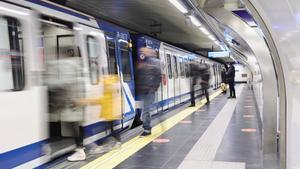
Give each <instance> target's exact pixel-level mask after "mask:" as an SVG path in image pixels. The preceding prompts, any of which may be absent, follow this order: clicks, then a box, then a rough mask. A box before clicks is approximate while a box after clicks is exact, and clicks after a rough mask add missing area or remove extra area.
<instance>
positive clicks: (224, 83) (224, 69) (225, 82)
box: [221, 67, 227, 94]
mask: <svg viewBox="0 0 300 169" xmlns="http://www.w3.org/2000/svg"><path fill="white" fill-rule="evenodd" d="M221 79H222V82H221V89H222V91H223V93H224V94H226V93H227V81H226V68H225V67H222V69H221Z"/></svg>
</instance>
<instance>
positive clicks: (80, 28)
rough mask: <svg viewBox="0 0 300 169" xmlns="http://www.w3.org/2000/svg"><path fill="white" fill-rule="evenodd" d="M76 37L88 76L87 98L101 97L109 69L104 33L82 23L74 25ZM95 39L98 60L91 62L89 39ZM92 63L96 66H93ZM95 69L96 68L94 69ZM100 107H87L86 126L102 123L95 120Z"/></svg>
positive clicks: (86, 83) (86, 84)
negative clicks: (104, 78) (103, 82)
mask: <svg viewBox="0 0 300 169" xmlns="http://www.w3.org/2000/svg"><path fill="white" fill-rule="evenodd" d="M73 25H74V26H73V30H74V35H75V38H76V40H75V41H76V45H77V47H78V48H79V50H80V54H81V57H82V60H83V64H84V65H83V68H84V73H85V74H88V76H86V77H85V79H86V80H85V90H86V97H93V96H95V95H101V94H102V93H103V84H102V83H101V77H103V75H105V74H106V73H107V72H108V67H105V66H104V65H107V64H105V63H107V62H108V60H107V57H105V56H106V53H105V52H106V42H105V36H104V32H103V31H101V30H100V29H98V28H94V27H92V26H87V25H83V24H80V23H74V24H73ZM91 38H93V40H95V41H94V42H95V43H96V45H97V46H98V48H95V49H94V50H95V51H94V52H97V56H96V59H93V60H91V59H92V58H91V56H90V50H91V48H90V47H91V46H89V39H91ZM92 63H94V65H96V69H95V66H92ZM93 67H94V68H93ZM92 70H93V71H92ZM93 72H96V76H97V77H95V78H96V79H94V76H93ZM99 112H100V105H93V106H92V105H89V106H86V107H85V121H86V122H84V124H90V123H94V122H95V121H96V122H99V121H101V119H100V118H98V119H93V118H95V117H99Z"/></svg>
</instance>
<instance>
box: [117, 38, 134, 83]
mask: <svg viewBox="0 0 300 169" xmlns="http://www.w3.org/2000/svg"><path fill="white" fill-rule="evenodd" d="M120 52H121V61H122V74H123V81H124V82H129V81H131V79H132V78H131V64H130V55H129V49H128V45H127V44H126V45H123V46H122V47H121V49H120Z"/></svg>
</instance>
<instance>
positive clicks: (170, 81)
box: [133, 35, 220, 114]
mask: <svg viewBox="0 0 300 169" xmlns="http://www.w3.org/2000/svg"><path fill="white" fill-rule="evenodd" d="M133 37H134V38H133V44H134V49H135V52H136V53H137V54H136V55H135V56H134V59H135V61H138V60H140V59H143V57H144V56H143V55H140V54H139V53H138V51H139V49H140V48H144V47H146V48H151V49H154V50H156V51H157V52H158V57H159V59H160V61H161V71H162V83H161V85H160V87H159V88H158V90H157V91H156V93H155V96H156V97H155V102H154V103H153V104H154V106H156V107H157V109H156V110H154V111H153V112H152V114H157V113H159V112H166V111H167V110H171V109H174V108H176V107H178V106H180V105H182V104H183V103H187V102H189V101H190V87H191V80H190V76H189V74H190V73H189V72H190V68H189V64H190V63H191V62H197V63H199V64H200V63H202V62H203V63H207V64H209V65H210V72H211V80H210V87H211V88H214V87H215V86H217V85H219V83H220V82H218V81H217V80H216V78H217V76H218V74H219V72H218V70H217V69H215V66H216V65H220V64H219V63H217V62H214V61H211V60H209V59H207V58H205V57H202V56H200V55H196V54H194V53H191V52H188V51H185V50H183V49H180V48H178V47H175V46H172V45H170V44H167V43H164V42H161V41H158V40H156V39H154V38H151V37H149V36H145V35H135V36H133ZM214 65H215V66H214ZM195 93H196V98H199V97H200V96H202V91H201V86H200V85H198V86H196V92H195Z"/></svg>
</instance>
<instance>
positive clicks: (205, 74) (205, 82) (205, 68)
mask: <svg viewBox="0 0 300 169" xmlns="http://www.w3.org/2000/svg"><path fill="white" fill-rule="evenodd" d="M200 68H201V73H200V78H201V81H200V85H201V89H202V93H204V95H205V98H206V103H209V93H208V89H209V79H210V71H209V65H208V64H206V63H203V64H201V66H200Z"/></svg>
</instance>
